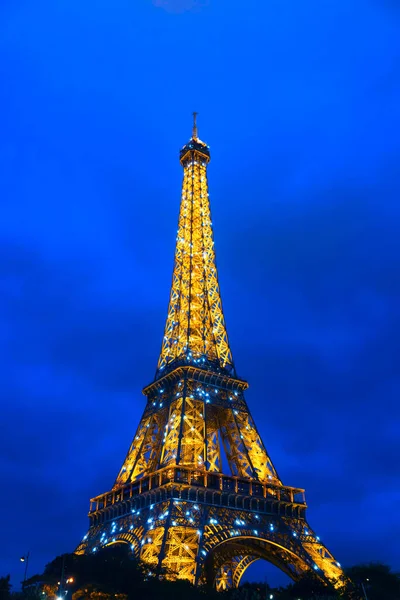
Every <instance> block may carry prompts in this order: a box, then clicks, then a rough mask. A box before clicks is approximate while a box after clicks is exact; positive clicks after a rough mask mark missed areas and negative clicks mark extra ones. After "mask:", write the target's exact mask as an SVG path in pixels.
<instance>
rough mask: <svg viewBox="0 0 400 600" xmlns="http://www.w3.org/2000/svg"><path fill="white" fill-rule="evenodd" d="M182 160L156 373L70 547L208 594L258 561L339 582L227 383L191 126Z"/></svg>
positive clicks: (295, 492) (298, 499)
mask: <svg viewBox="0 0 400 600" xmlns="http://www.w3.org/2000/svg"><path fill="white" fill-rule="evenodd" d="M180 159H181V164H182V166H183V169H184V176H183V185H182V198H181V205H180V212H179V220H178V232H177V240H176V250H175V262H174V270H173V276H172V287H171V294H170V300H169V306H168V314H167V321H166V326H165V331H164V338H163V342H162V348H161V353H160V357H159V362H158V368H157V373H156V378H155V380H154V381H153V382H152V383H151V384H150V385H149V386H147V387H146V388H145V389H144V390H143V392H144V394H145V396H146V399H147V401H146V406H145V409H144V413H143V416H142V418H141V421H140V423H139V426H138V428H137V431H136V433H135V437H134V439H133V441H132V443H131V446H130V448H129V450H128V453H127V455H126V458H125V460H124V463H123V465H122V468H121V470H120V472H119V474H118V476H117V479H116V481H115V484H114V487H113V488H112V490H111V491H110V492H107V493H105V494H102V495H100V496H97V497H96V498H93V499H92V500H91V509H90V513H89V514H90V528H89V531H88V534H87V535H86V536H85V537H84V539H83V540H82V542H81V543H80V544H79V546H78V548H77V549H76V552H77V553H85V552H96V551H97V550H98V549H99V548H102V547H107V546H109V545H113V544H120V543H124V544H129V547H130V550H131V552H133V553H134V554H135V556H136V557H140V558H141V559H142V560H143V561H144V562H146V563H147V564H148V565H149V566H150V568H151V570H152V571H153V572H154V573H155V574H156V575H158V576H164V577H169V578H172V579H173V578H183V579H187V580H189V581H191V582H193V583H195V584H199V583H204V582H208V583H212V584H214V585H215V586H216V587H217V589H226V588H227V587H229V586H237V585H238V584H239V582H240V578H241V577H242V574H243V573H244V571H245V570H246V568H247V567H248V566H249V565H250V564H251V563H252V562H254V561H255V560H258V559H264V560H268V561H270V562H272V563H273V564H275V565H277V566H278V567H279V568H280V569H282V570H283V571H284V572H286V573H287V574H288V575H290V576H291V577H292V578H293V579H297V578H299V577H300V575H301V574H302V573H305V572H307V571H310V570H315V572H316V573H317V575H318V576H319V577H320V578H321V579H323V580H329V581H331V582H333V583H334V584H335V585H339V583H338V581H339V579H340V577H341V576H342V571H341V568H340V565H339V563H337V562H336V561H335V559H334V557H333V556H332V554H331V553H330V552H329V551H328V550H327V548H326V547H325V546H324V545H323V544H322V542H321V541H320V540H319V538H318V537H317V536H316V535H315V534H314V532H313V531H312V530H311V529H310V527H309V526H308V524H307V522H306V520H305V511H306V503H305V498H304V490H301V489H298V488H289V487H286V486H284V485H283V484H282V482H281V480H280V479H279V477H278V474H277V472H276V469H275V468H274V465H273V464H272V461H271V459H270V457H269V455H268V453H267V450H266V448H265V446H264V444H263V441H262V439H261V437H260V435H259V433H258V431H257V428H256V425H255V423H254V420H253V418H252V416H251V414H250V411H249V408H248V406H247V403H246V400H245V397H244V391H245V390H246V389H247V387H248V386H247V383H246V382H245V381H243V380H241V379H239V378H238V377H237V376H236V371H235V368H234V364H233V360H232V354H231V350H230V347H229V342H228V336H227V332H226V327H225V320H224V315H223V311H222V303H221V297H220V291H219V284H218V276H217V268H216V262H215V250H214V241H213V231H212V222H211V213H210V204H209V198H208V185H207V165H208V162H209V159H210V153H209V148H208V146H207V145H206V144H204V143H203V142H201V140H199V139H198V137H197V128H196V127H194V130H193V136H192V138H191V140H190V141H189V142H188V144H186V145H185V146H184V148H183V149H182V151H181V154H180ZM224 454H225V458H226V460H224ZM226 465H228V466H229V470H230V473H229V474H227V473H224V472H223V471H224V468H225V466H226Z"/></svg>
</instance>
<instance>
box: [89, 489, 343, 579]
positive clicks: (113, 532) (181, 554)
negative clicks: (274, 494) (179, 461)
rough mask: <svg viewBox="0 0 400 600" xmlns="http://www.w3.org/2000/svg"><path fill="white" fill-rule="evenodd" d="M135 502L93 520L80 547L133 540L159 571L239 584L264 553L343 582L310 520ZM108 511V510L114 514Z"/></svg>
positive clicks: (292, 572)
mask: <svg viewBox="0 0 400 600" xmlns="http://www.w3.org/2000/svg"><path fill="white" fill-rule="evenodd" d="M171 489H172V488H171ZM183 490H184V486H183V487H181V489H180V490H179V489H175V492H173V493H175V494H177V495H179V494H181V493H183ZM151 493H153V494H154V497H155V498H157V491H156V490H154V491H153V492H149V493H148V494H147V495H145V496H143V495H142V496H139V497H138V498H136V500H135V503H134V504H135V506H136V505H138V504H141V503H143V502H145V503H147V502H150V500H151ZM131 506H132V503H131V504H130V505H129V509H128V504H125V507H126V509H127V510H128V513H127V514H126V515H122V516H120V517H118V518H115V519H113V520H110V521H105V522H104V523H103V524H102V525H101V526H99V525H97V526H94V527H92V528H91V529H90V530H89V533H88V536H86V538H85V539H84V541H83V542H82V544H81V545H80V546H79V547H78V549H77V551H79V552H89V551H93V550H95V549H99V548H100V547H103V546H108V545H109V544H110V543H116V542H121V541H124V540H125V541H126V543H130V544H131V549H132V551H133V552H136V553H137V548H138V547H139V548H140V557H141V559H142V560H143V561H144V562H146V563H147V564H148V565H149V566H150V567H151V570H152V571H153V572H154V573H158V574H160V575H164V576H166V577H169V578H173V579H174V578H177V577H178V578H183V579H188V580H189V581H191V582H192V583H200V582H205V581H208V583H213V584H214V585H216V586H217V588H220V589H222V588H223V587H224V586H226V585H227V582H228V580H229V581H230V582H231V583H230V585H231V586H237V585H238V584H239V582H240V578H241V576H242V574H243V573H244V571H245V569H246V568H247V567H248V566H249V564H250V563H251V562H253V561H254V560H256V559H264V560H268V561H269V562H272V563H273V564H275V565H276V566H277V567H279V568H280V569H281V570H283V571H284V572H286V573H287V574H288V575H289V576H290V577H292V578H293V579H298V578H299V577H300V576H301V575H302V574H303V573H305V572H307V571H310V570H314V571H315V572H316V573H317V575H319V576H320V577H321V578H322V579H323V580H329V581H331V582H333V583H336V582H337V581H338V580H339V578H340V576H341V574H342V571H341V568H340V566H339V564H338V563H337V562H336V561H335V559H334V558H333V556H332V555H331V554H330V553H329V552H328V550H327V549H326V548H325V546H324V545H323V544H322V542H321V541H320V540H319V538H318V537H317V536H316V535H315V534H314V532H313V531H312V530H311V528H310V527H309V526H308V524H307V522H306V521H305V520H304V519H293V518H291V519H288V518H287V517H282V516H280V515H278V514H265V513H255V512H254V511H249V510H240V509H235V508H229V507H222V506H216V505H209V504H203V503H199V502H193V501H190V500H179V499H178V498H175V499H173V498H171V499H170V500H169V501H163V502H155V503H154V504H147V506H144V507H143V508H141V509H131V508H130V507H131ZM106 510H107V509H102V511H100V513H102V514H104V515H106V514H107V512H106ZM239 558H240V560H238V559H239ZM232 561H233V562H232ZM235 561H236V563H235ZM233 564H235V569H233V570H232V565H233ZM228 566H229V568H230V569H231V571H230V572H229V573H228V571H229V569H228ZM221 567H224V568H225V571H224V573H225V575H224V574H223V571H221Z"/></svg>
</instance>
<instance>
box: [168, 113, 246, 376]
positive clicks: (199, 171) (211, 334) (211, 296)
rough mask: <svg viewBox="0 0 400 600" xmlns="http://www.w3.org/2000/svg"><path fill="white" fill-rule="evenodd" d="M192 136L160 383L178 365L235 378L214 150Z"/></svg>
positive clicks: (185, 153)
mask: <svg viewBox="0 0 400 600" xmlns="http://www.w3.org/2000/svg"><path fill="white" fill-rule="evenodd" d="M196 117H197V113H196V112H194V113H193V132H192V137H191V139H190V140H189V142H188V143H187V144H186V145H185V146H184V147H183V148H182V150H181V152H180V162H181V165H182V167H183V184H182V197H181V206H180V212H179V221H178V235H177V238H176V249H175V263H174V271H173V277H172V287H171V294H170V301H169V307H168V315H167V322H166V325H165V330H164V338H163V342H162V348H161V354H160V358H159V361H158V369H157V374H156V378H158V377H160V376H162V375H164V374H165V373H166V371H170V370H171V369H174V368H175V367H176V366H177V365H178V364H192V365H196V366H199V367H201V368H205V369H210V368H212V369H214V370H215V369H216V370H217V371H220V370H223V371H224V372H225V373H229V374H230V375H234V372H235V371H234V366H233V360H232V353H231V350H230V347H229V342H228V335H227V332H226V327H225V319H224V314H223V311H222V302H221V296H220V291H219V284H218V275H217V267H216V264H215V250H214V239H213V230H212V222H211V213H210V202H209V198H208V185H207V165H208V163H209V162H210V149H209V147H208V146H207V144H205V143H204V142H202V141H201V140H199V138H198V137H197V122H196Z"/></svg>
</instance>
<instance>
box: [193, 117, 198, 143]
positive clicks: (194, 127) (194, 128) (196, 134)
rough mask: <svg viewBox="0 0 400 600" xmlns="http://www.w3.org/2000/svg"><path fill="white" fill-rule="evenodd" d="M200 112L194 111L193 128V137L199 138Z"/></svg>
mask: <svg viewBox="0 0 400 600" xmlns="http://www.w3.org/2000/svg"><path fill="white" fill-rule="evenodd" d="M198 114H199V113H197V112H194V113H193V129H192V138H193V139H195V140H197V138H198V133H197V115H198Z"/></svg>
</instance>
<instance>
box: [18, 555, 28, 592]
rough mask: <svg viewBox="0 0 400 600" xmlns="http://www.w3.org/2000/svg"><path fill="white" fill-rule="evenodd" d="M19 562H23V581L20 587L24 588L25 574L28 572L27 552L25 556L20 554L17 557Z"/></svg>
mask: <svg viewBox="0 0 400 600" xmlns="http://www.w3.org/2000/svg"><path fill="white" fill-rule="evenodd" d="M19 560H20V561H21V562H23V563H25V572H24V581H23V582H22V589H24V588H25V583H26V574H27V572H28V564H29V552H28V554H27V555H26V556H21V558H20V559H19Z"/></svg>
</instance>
